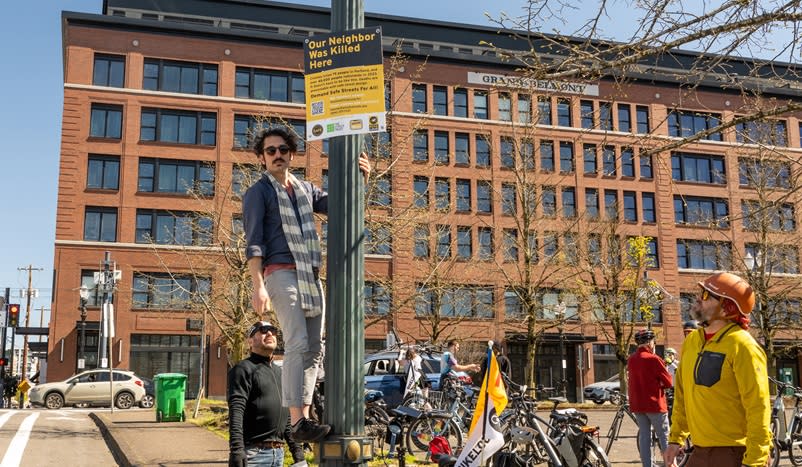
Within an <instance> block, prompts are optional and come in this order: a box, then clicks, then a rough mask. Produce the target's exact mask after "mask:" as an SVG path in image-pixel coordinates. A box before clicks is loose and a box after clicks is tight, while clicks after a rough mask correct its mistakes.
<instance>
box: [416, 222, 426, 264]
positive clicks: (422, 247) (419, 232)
mask: <svg viewBox="0 0 802 467" xmlns="http://www.w3.org/2000/svg"><path fill="white" fill-rule="evenodd" d="M414 254H415V257H416V258H428V257H429V226H428V225H416V226H415V249H414Z"/></svg>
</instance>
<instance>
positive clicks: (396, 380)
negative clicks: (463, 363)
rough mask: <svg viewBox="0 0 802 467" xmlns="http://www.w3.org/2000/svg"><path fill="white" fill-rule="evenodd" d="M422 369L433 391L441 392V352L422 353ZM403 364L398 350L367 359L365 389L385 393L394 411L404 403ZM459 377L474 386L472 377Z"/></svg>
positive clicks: (463, 374) (404, 377)
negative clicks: (399, 358)
mask: <svg viewBox="0 0 802 467" xmlns="http://www.w3.org/2000/svg"><path fill="white" fill-rule="evenodd" d="M420 356H421V358H422V359H423V361H422V362H421V368H422V369H423V372H424V373H425V374H426V379H427V380H428V381H429V384H430V385H431V387H432V389H433V390H435V391H438V390H440V359H441V358H442V356H443V354H442V353H441V352H432V353H428V352H421V353H420ZM405 370H406V369H405V368H404V365H403V362H399V361H398V350H383V351H380V352H377V353H374V354H370V355H367V356H366V357H365V389H372V390H376V391H381V392H382V393H384V400H385V402H387V409H388V410H390V409H393V408H394V407H397V406H399V405H401V402H403V401H404V387H405V386H406V372H405ZM457 376H458V377H459V379H460V380H461V381H462V382H463V383H464V384H468V385H470V384H472V383H471V377H470V376H468V375H467V374H466V373H464V372H458V373H457Z"/></svg>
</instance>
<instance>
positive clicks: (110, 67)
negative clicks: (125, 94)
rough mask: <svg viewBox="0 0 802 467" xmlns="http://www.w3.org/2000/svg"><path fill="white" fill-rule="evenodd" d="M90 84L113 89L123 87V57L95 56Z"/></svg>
mask: <svg viewBox="0 0 802 467" xmlns="http://www.w3.org/2000/svg"><path fill="white" fill-rule="evenodd" d="M92 84H94V85H95V86H109V87H113V88H122V87H125V57H124V56H122V55H100V54H95V66H94V68H93V69H92Z"/></svg>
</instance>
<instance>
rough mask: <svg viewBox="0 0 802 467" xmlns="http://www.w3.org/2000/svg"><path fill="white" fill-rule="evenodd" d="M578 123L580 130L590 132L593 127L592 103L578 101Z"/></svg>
mask: <svg viewBox="0 0 802 467" xmlns="http://www.w3.org/2000/svg"><path fill="white" fill-rule="evenodd" d="M579 121H580V122H581V124H582V128H585V129H588V130H590V129H592V128H593V127H594V125H593V101H579ZM561 126H566V125H561ZM568 126H570V125H568Z"/></svg>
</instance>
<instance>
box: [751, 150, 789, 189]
mask: <svg viewBox="0 0 802 467" xmlns="http://www.w3.org/2000/svg"><path fill="white" fill-rule="evenodd" d="M738 180H739V183H740V185H741V186H746V187H749V188H763V189H766V188H768V189H772V188H782V189H788V188H790V187H791V164H789V163H788V162H783V161H776V160H766V159H754V158H749V157H739V158H738Z"/></svg>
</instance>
